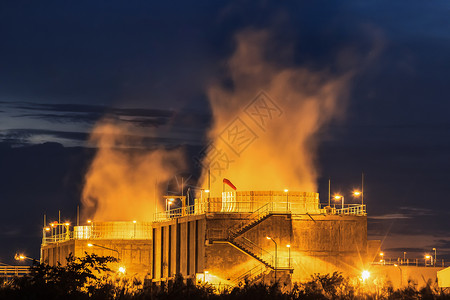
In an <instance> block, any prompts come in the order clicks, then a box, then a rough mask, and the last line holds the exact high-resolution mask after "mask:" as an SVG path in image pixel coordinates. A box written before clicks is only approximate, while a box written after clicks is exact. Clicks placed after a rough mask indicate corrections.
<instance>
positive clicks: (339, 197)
mask: <svg viewBox="0 0 450 300" xmlns="http://www.w3.org/2000/svg"><path fill="white" fill-rule="evenodd" d="M334 199H335V200H339V199H342V207H341V208H342V209H343V208H344V196H341V195H336V196H334Z"/></svg>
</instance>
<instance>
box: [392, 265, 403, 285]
mask: <svg viewBox="0 0 450 300" xmlns="http://www.w3.org/2000/svg"><path fill="white" fill-rule="evenodd" d="M394 267H397V268H398V269H399V270H400V287H402V285H403V272H402V268H400V266H399V265H397V264H394Z"/></svg>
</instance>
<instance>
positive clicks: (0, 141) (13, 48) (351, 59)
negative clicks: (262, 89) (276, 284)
mask: <svg viewBox="0 0 450 300" xmlns="http://www.w3.org/2000/svg"><path fill="white" fill-rule="evenodd" d="M278 2H279V1H273V2H272V1H260V2H252V1H197V2H188V1H170V2H169V1H158V2H152V1H76V2H67V1H34V2H31V1H29V2H25V1H23V2H22V1H2V2H1V3H0V43H1V44H0V203H1V210H0V262H3V263H12V257H13V255H14V253H15V252H16V251H22V252H24V253H25V254H26V255H28V256H31V257H36V258H37V257H39V246H40V238H41V232H42V222H43V215H44V214H47V215H48V218H49V220H55V219H56V218H57V216H58V210H61V212H62V216H63V218H64V220H66V219H67V220H71V221H72V222H75V216H76V208H77V205H79V204H80V194H81V191H82V188H83V178H84V174H85V172H86V170H87V169H88V167H89V163H90V162H91V160H92V158H93V157H94V155H95V151H96V149H94V148H93V147H92V146H91V145H89V143H87V140H88V138H89V133H90V131H91V129H92V128H93V126H94V124H95V123H96V122H97V121H99V120H101V119H102V118H104V117H105V116H107V117H110V118H114V119H120V120H122V122H133V124H134V125H136V124H137V125H138V126H140V127H141V128H143V129H144V130H145V129H146V128H148V132H151V134H149V135H148V136H147V137H146V143H147V144H146V145H147V147H149V148H151V147H155V146H159V147H161V146H163V147H172V148H173V147H178V146H181V145H182V146H183V147H184V148H185V149H187V152H188V153H189V156H191V154H192V156H195V153H198V152H199V151H200V150H201V149H202V147H203V146H204V145H205V143H206V138H205V137H206V133H207V131H208V128H209V127H210V124H211V118H212V117H211V109H210V106H209V102H208V99H207V94H206V90H207V88H208V86H209V85H210V84H211V82H214V81H215V80H217V78H222V77H223V72H224V64H225V63H226V60H227V58H229V57H230V55H231V54H232V53H233V51H234V49H235V47H236V43H235V39H234V37H235V36H236V34H238V33H239V32H242V31H243V30H247V29H252V30H264V31H268V32H270V33H271V36H272V41H271V43H272V45H273V48H269V49H267V53H266V55H267V56H268V57H267V59H269V60H271V61H272V62H276V63H278V64H283V65H292V66H295V67H305V68H308V69H310V70H328V71H329V72H331V73H333V72H336V73H337V72H339V70H340V69H341V68H342V65H343V64H345V65H346V66H348V65H349V64H350V65H352V64H354V65H355V66H354V68H357V69H358V72H357V73H356V74H354V76H353V77H352V79H351V82H350V89H349V95H348V97H347V98H348V99H347V102H346V103H345V113H344V115H343V117H342V118H340V119H339V120H334V121H333V122H332V123H330V124H329V125H327V126H326V127H325V128H322V129H321V130H320V131H319V132H318V136H319V137H320V141H321V142H320V144H319V149H318V153H317V165H318V169H319V174H320V179H319V190H318V192H319V193H320V195H321V201H322V202H326V201H327V193H328V178H331V189H332V192H333V193H334V192H340V193H343V194H344V195H347V196H346V200H347V198H348V199H349V200H348V201H350V202H352V201H354V202H356V201H358V200H354V199H352V198H351V197H350V192H351V190H352V189H353V188H359V187H360V180H361V172H364V174H365V186H364V188H365V189H364V192H365V197H364V198H365V204H367V207H368V208H367V209H368V234H369V238H370V239H381V240H383V246H382V248H383V250H384V251H385V253H386V255H387V257H392V258H397V257H399V256H403V251H406V252H408V254H407V256H408V257H411V258H416V257H417V258H418V257H421V258H422V257H423V255H424V253H426V252H431V248H434V247H435V248H437V254H438V259H439V260H440V259H442V258H445V259H447V260H450V236H449V228H450V214H449V211H450V157H449V154H450V120H449V111H450V99H449V95H450V17H449V16H450V2H449V1H448V0H442V1H411V0H409V1H384V0H382V1H379V0H378V1H361V0H355V1H283V2H282V3H281V4H280V3H278ZM285 46H286V47H288V46H289V47H292V49H293V52H294V56H293V58H292V59H289V60H287V59H285V57H283V55H282V52H280V51H279V50H280V49H283V48H284V47H285ZM280 53H281V54H280ZM225 84H226V83H225ZM343 106H344V104H343ZM189 172H190V173H191V174H194V175H195V174H197V175H195V176H198V173H199V170H198V169H196V167H195V164H193V163H191V164H190V170H189V171H188V173H189ZM195 176H194V177H195Z"/></svg>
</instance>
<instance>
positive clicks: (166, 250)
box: [152, 215, 206, 281]
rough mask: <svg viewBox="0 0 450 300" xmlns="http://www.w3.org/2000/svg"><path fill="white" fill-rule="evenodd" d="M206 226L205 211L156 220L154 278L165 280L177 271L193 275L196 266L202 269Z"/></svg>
mask: <svg viewBox="0 0 450 300" xmlns="http://www.w3.org/2000/svg"><path fill="white" fill-rule="evenodd" d="M205 228H206V226H205V219H204V215H200V216H187V217H180V218H178V219H175V220H170V221H167V222H160V223H155V224H154V232H155V236H154V240H155V243H154V245H155V248H154V259H153V260H154V261H155V266H154V269H155V270H156V271H155V272H154V273H153V274H152V278H153V280H155V281H159V280H161V279H162V280H165V279H167V278H171V277H173V276H174V275H175V274H177V273H180V274H181V275H183V276H184V277H192V278H194V277H195V275H196V273H198V272H199V269H202V271H201V272H203V265H204V262H203V260H204V253H205V249H204V247H205V246H204V241H205ZM161 266H162V269H161ZM158 270H160V271H158Z"/></svg>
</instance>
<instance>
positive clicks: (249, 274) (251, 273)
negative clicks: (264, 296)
mask: <svg viewBox="0 0 450 300" xmlns="http://www.w3.org/2000/svg"><path fill="white" fill-rule="evenodd" d="M265 270H266V268H265V267H264V266H262V265H257V266H255V267H253V268H251V269H250V270H248V271H246V272H245V273H243V274H241V275H240V276H239V277H237V278H235V279H233V282H234V283H235V284H237V283H239V282H241V281H242V280H247V279H249V280H251V279H253V278H255V277H256V276H258V275H260V274H262V273H263V272H264V271H265Z"/></svg>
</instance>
